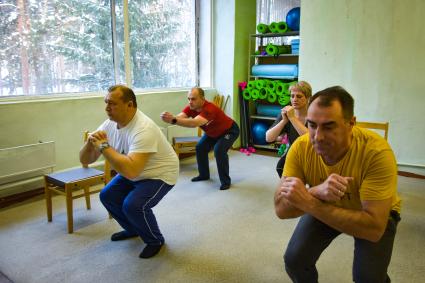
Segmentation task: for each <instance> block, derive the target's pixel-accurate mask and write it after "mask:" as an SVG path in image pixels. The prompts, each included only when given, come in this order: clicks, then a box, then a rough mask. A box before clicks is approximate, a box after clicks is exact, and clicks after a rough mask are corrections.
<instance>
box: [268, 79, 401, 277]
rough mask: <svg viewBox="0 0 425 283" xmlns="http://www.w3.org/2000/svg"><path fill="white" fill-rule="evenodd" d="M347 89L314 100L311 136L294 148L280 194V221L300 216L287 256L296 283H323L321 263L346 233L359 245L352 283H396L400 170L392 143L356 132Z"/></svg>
mask: <svg viewBox="0 0 425 283" xmlns="http://www.w3.org/2000/svg"><path fill="white" fill-rule="evenodd" d="M353 111H354V100H353V98H352V97H351V95H350V94H349V93H348V92H347V91H346V90H345V89H343V88H342V87H339V86H336V87H330V88H327V89H324V90H322V91H319V92H318V93H316V94H315V95H314V96H313V97H312V98H311V100H310V104H309V108H308V113H307V124H308V132H309V133H308V135H307V134H306V135H303V136H301V137H300V138H298V139H297V140H296V141H295V143H294V144H293V145H292V146H291V149H290V150H289V152H288V156H287V159H286V163H285V168H284V171H283V177H282V179H281V181H280V184H279V186H278V188H277V190H276V193H275V197H274V199H275V210H276V215H277V216H278V217H279V218H281V219H286V218H295V217H299V216H302V217H301V218H300V220H299V222H298V225H297V227H296V228H295V231H294V234H293V235H292V237H291V240H290V241H289V243H288V247H287V250H286V252H285V255H284V260H285V269H286V271H287V273H288V275H289V277H290V278H291V279H292V280H293V281H294V282H317V281H318V272H317V269H316V266H315V265H316V261H317V260H318V259H319V257H320V254H321V253H322V252H323V250H324V249H326V248H327V246H328V245H329V244H330V243H331V242H332V240H333V239H335V238H336V237H337V236H338V235H340V234H341V233H345V234H348V235H351V236H353V237H354V240H355V246H354V262H353V272H352V274H353V281H354V282H390V279H389V277H388V274H387V268H388V265H389V263H390V260H391V253H392V248H393V243H394V237H395V234H396V227H397V223H398V222H399V221H400V198H399V196H398V194H397V165H396V160H395V157H394V154H393V152H392V150H391V148H390V146H389V145H388V143H387V142H386V141H385V140H384V139H383V138H382V137H380V136H379V135H378V134H376V133H374V132H372V131H369V130H365V129H361V128H358V127H356V126H355V123H356V118H355V116H354V113H353Z"/></svg>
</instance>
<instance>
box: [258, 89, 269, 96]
mask: <svg viewBox="0 0 425 283" xmlns="http://www.w3.org/2000/svg"><path fill="white" fill-rule="evenodd" d="M258 93H259V94H258V99H266V98H267V96H268V93H267V88H265V87H262V88H260V89H259V90H258Z"/></svg>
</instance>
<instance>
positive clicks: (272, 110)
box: [257, 104, 282, 117]
mask: <svg viewBox="0 0 425 283" xmlns="http://www.w3.org/2000/svg"><path fill="white" fill-rule="evenodd" d="M281 108H282V107H281V106H280V105H263V104H258V105H257V114H258V115H262V116H269V117H276V116H277V115H279V113H280V109H281Z"/></svg>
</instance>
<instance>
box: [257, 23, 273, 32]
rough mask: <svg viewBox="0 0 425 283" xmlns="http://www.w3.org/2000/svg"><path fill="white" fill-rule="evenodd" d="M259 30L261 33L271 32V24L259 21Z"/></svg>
mask: <svg viewBox="0 0 425 283" xmlns="http://www.w3.org/2000/svg"><path fill="white" fill-rule="evenodd" d="M257 31H258V32H259V33H268V32H270V29H269V26H268V25H266V24H262V23H259V24H258V25H257Z"/></svg>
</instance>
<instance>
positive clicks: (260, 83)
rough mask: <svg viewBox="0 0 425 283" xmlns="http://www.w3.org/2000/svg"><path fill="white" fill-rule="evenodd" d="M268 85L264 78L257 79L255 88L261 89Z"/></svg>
mask: <svg viewBox="0 0 425 283" xmlns="http://www.w3.org/2000/svg"><path fill="white" fill-rule="evenodd" d="M265 86H266V82H265V81H264V80H256V81H255V88H256V89H260V88H263V87H265Z"/></svg>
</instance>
